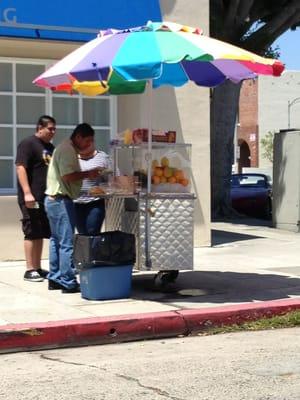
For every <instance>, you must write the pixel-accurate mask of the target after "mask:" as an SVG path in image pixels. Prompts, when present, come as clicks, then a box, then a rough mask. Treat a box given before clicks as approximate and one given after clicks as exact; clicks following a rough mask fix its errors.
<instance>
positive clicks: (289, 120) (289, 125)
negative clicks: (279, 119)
mask: <svg viewBox="0 0 300 400" xmlns="http://www.w3.org/2000/svg"><path fill="white" fill-rule="evenodd" d="M290 109H291V102H290V101H288V129H290V127H291V119H290Z"/></svg>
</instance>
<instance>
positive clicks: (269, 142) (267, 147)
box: [260, 131, 275, 163]
mask: <svg viewBox="0 0 300 400" xmlns="http://www.w3.org/2000/svg"><path fill="white" fill-rule="evenodd" d="M274 134H275V132H274V131H272V132H271V131H269V132H268V133H267V134H266V136H265V137H263V138H262V139H261V140H260V144H261V145H262V148H263V153H262V156H263V158H265V159H266V160H269V161H270V162H271V163H272V162H273V142H274Z"/></svg>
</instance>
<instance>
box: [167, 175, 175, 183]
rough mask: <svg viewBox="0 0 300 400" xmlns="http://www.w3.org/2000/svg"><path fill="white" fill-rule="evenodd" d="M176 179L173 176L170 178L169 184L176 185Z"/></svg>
mask: <svg viewBox="0 0 300 400" xmlns="http://www.w3.org/2000/svg"><path fill="white" fill-rule="evenodd" d="M176 182H177V181H176V178H175V177H174V176H171V177H170V178H168V183H176Z"/></svg>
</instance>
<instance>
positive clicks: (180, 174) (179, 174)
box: [174, 169, 185, 180]
mask: <svg viewBox="0 0 300 400" xmlns="http://www.w3.org/2000/svg"><path fill="white" fill-rule="evenodd" d="M174 176H175V178H176V179H178V180H181V179H185V177H184V172H183V171H182V170H181V169H176V171H175V172H174Z"/></svg>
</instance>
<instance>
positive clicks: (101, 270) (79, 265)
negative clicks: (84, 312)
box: [74, 231, 136, 300]
mask: <svg viewBox="0 0 300 400" xmlns="http://www.w3.org/2000/svg"><path fill="white" fill-rule="evenodd" d="M135 257H136V255H135V236H134V235H133V234H130V233H125V232H121V231H112V232H103V233H100V234H99V235H97V236H89V235H80V234H77V235H75V237H74V264H75V267H76V269H77V271H78V272H79V276H80V287H81V296H82V297H83V298H86V299H89V300H108V299H121V298H127V297H129V296H130V292H131V276H132V268H133V265H134V263H135Z"/></svg>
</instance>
